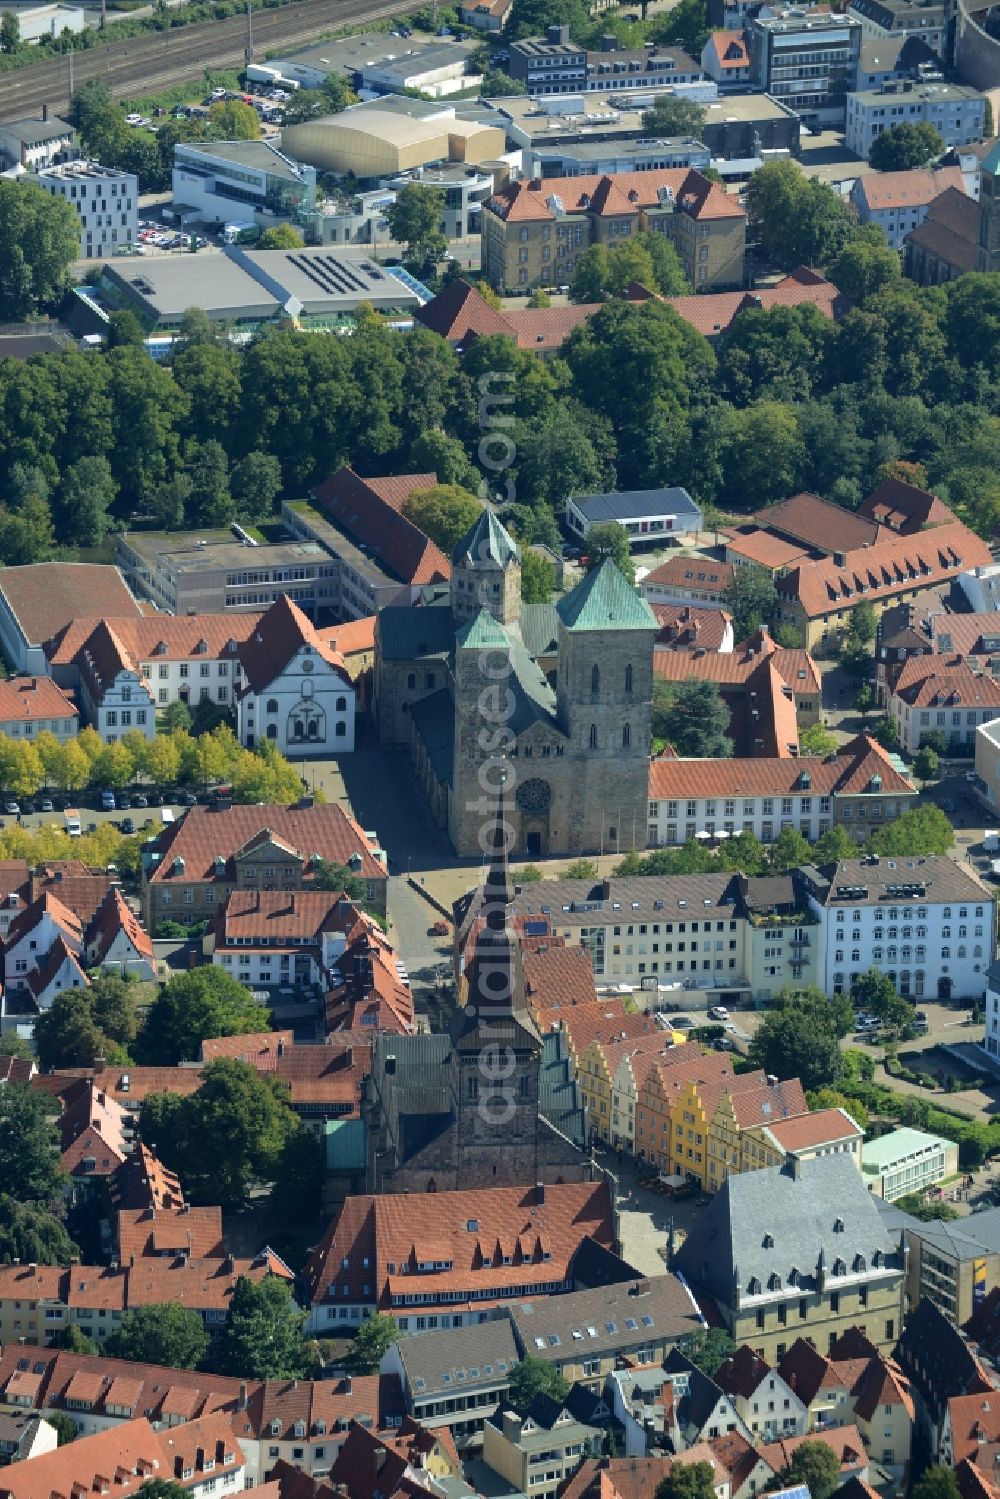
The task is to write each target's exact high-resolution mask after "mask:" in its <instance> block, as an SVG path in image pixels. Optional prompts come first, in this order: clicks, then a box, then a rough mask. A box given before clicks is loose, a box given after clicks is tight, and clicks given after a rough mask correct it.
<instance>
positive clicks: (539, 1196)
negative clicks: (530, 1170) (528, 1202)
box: [535, 1182, 545, 1205]
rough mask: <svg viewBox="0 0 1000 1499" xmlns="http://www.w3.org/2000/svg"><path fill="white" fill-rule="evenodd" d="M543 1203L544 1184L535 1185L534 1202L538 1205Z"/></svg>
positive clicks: (537, 1183)
mask: <svg viewBox="0 0 1000 1499" xmlns="http://www.w3.org/2000/svg"><path fill="white" fill-rule="evenodd" d="M544 1201H545V1183H544V1182H536V1183H535V1202H536V1203H538V1204H539V1205H540V1204H541V1203H543V1202H544Z"/></svg>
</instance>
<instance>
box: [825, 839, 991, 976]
mask: <svg viewBox="0 0 1000 1499" xmlns="http://www.w3.org/2000/svg"><path fill="white" fill-rule="evenodd" d="M803 879H804V882H805V888H806V896H807V899H808V901H809V905H810V906H811V908H812V910H813V911H814V912H815V914H816V915H817V916H818V918H819V922H820V932H821V938H820V944H819V948H820V965H821V966H820V973H819V977H818V983H819V986H820V988H821V989H823V990H825V992H826V993H827V994H843V993H848V992H850V989H851V987H852V984H853V983H854V982H855V981H856V980H857V979H858V978H860V977H861V975H862V974H865V973H867V972H868V970H869V969H870V968H878V969H880V971H881V972H883V973H886V974H888V975H889V977H890V978H891V979H892V981H893V983H894V984H895V986H896V988H897V989H898V991H899V993H900V994H902V995H904V996H906V997H908V998H910V999H914V1000H920V999H924V998H926V999H934V998H937V999H945V1000H947V999H951V998H957V999H968V1000H978V999H982V997H983V995H984V994H985V992H986V975H987V970H988V968H989V966H990V964H991V962H992V961H993V954H994V949H995V942H996V938H995V909H996V908H995V906H994V903H993V892H992V891H991V890H989V889H988V888H987V886H986V885H984V884H983V883H982V882H981V881H980V879H979V878H978V876H977V875H975V874H974V873H973V871H972V869H970V868H969V867H967V866H963V865H961V864H957V863H956V862H955V861H954V860H953V859H948V858H945V857H938V856H928V857H926V858H919V859H918V858H912V859H903V858H900V859H887V858H882V859H878V858H877V857H876V856H874V855H873V856H871V857H870V858H865V859H845V860H842V861H841V862H840V863H839V864H838V865H837V867H836V870H835V871H834V872H833V874H832V875H831V876H830V877H829V879H827V878H825V877H822V876H819V877H817V875H816V873H815V872H813V873H812V874H810V872H809V871H808V870H806V871H803Z"/></svg>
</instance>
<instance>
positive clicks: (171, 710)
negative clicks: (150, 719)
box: [162, 698, 191, 733]
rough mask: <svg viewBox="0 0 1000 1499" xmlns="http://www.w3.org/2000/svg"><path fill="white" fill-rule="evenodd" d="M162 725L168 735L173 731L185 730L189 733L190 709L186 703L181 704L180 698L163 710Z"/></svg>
mask: <svg viewBox="0 0 1000 1499" xmlns="http://www.w3.org/2000/svg"><path fill="white" fill-rule="evenodd" d="M162 723H163V727H164V729H166V731H167V732H168V733H173V731H174V730H175V729H186V730H187V732H188V733H190V731H191V709H190V708H189V707H188V705H187V703H182V702H181V700H180V698H176V699H175V700H174V702H172V703H168V704H167V706H166V707H165V708H164V710H163V718H162Z"/></svg>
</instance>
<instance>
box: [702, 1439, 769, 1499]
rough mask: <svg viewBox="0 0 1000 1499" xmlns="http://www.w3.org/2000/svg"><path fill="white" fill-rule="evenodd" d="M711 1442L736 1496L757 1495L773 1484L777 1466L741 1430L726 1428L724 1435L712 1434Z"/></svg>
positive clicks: (751, 1497) (741, 1498) (736, 1498)
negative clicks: (769, 1461) (763, 1455)
mask: <svg viewBox="0 0 1000 1499" xmlns="http://www.w3.org/2000/svg"><path fill="white" fill-rule="evenodd" d="M708 1446H709V1450H710V1451H711V1452H712V1453H713V1454H714V1456H715V1457H716V1458H717V1459H718V1460H719V1462H720V1463H721V1464H722V1466H723V1467H724V1468H725V1470H726V1472H727V1473H728V1474H729V1481H730V1483H731V1485H732V1494H733V1499H754V1496H755V1495H757V1494H759V1493H762V1492H763V1491H764V1490H765V1489H769V1488H771V1486H772V1484H773V1483H774V1480H775V1477H776V1475H775V1472H774V1469H773V1468H772V1467H771V1465H770V1464H769V1463H766V1462H765V1461H764V1459H763V1458H762V1457H761V1455H760V1453H759V1452H758V1451H757V1448H756V1447H755V1446H754V1444H753V1441H752V1440H750V1439H748V1438H747V1437H745V1436H743V1434H742V1433H741V1432H738V1431H727V1432H726V1433H725V1435H724V1436H719V1437H713V1438H712V1440H711V1441H710V1442H709V1444H708Z"/></svg>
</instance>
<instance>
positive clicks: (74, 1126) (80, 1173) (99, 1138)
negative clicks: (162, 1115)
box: [58, 1079, 133, 1186]
mask: <svg viewBox="0 0 1000 1499" xmlns="http://www.w3.org/2000/svg"><path fill="white" fill-rule="evenodd" d="M58 1129H59V1150H60V1155H61V1157H62V1164H63V1167H64V1168H65V1170H66V1171H68V1172H69V1174H70V1176H71V1177H72V1178H73V1180H74V1182H75V1183H77V1185H78V1186H86V1185H87V1184H88V1183H95V1182H98V1181H101V1180H105V1179H107V1178H109V1177H112V1176H114V1175H115V1173H116V1172H117V1171H118V1170H119V1168H120V1167H121V1166H122V1165H123V1164H124V1162H125V1160H126V1158H127V1156H128V1153H129V1151H130V1150H131V1149H132V1143H133V1135H132V1124H131V1120H130V1119H129V1118H128V1115H127V1114H126V1113H125V1110H124V1109H123V1108H122V1107H121V1106H120V1104H118V1103H116V1102H115V1100H114V1099H113V1098H109V1097H108V1095H107V1094H106V1093H105V1092H103V1091H102V1089H101V1088H99V1087H98V1086H97V1084H96V1083H92V1082H87V1081H85V1080H83V1079H81V1080H80V1082H79V1084H77V1085H75V1086H74V1087H73V1088H72V1089H71V1090H69V1091H68V1092H66V1093H64V1094H63V1095H62V1113H61V1114H60V1116H59V1120H58Z"/></svg>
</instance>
